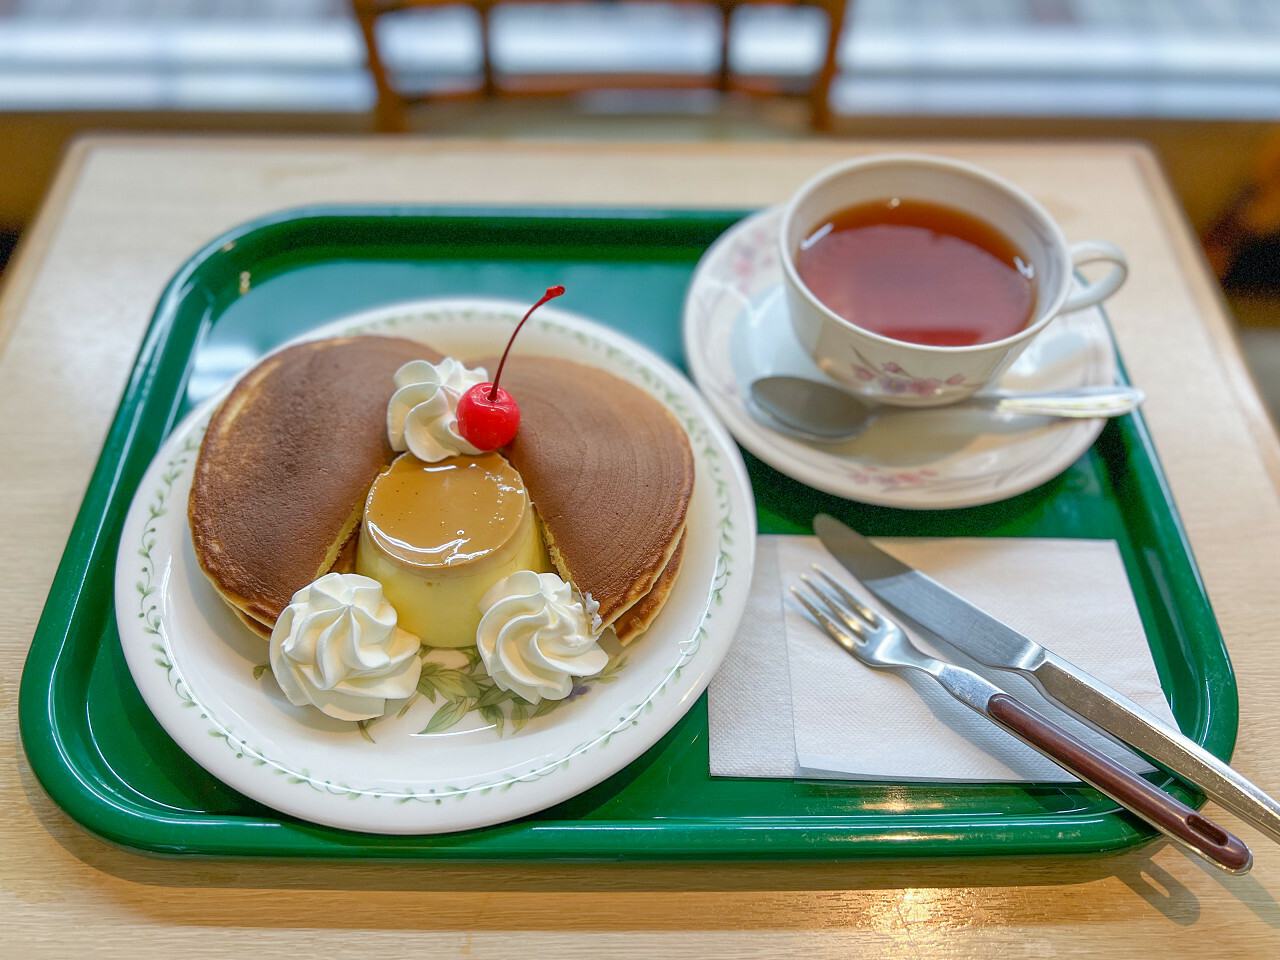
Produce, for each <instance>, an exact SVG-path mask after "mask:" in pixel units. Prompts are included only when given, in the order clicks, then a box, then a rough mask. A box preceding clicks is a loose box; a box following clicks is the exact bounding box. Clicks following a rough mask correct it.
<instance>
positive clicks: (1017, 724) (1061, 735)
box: [986, 693, 1253, 873]
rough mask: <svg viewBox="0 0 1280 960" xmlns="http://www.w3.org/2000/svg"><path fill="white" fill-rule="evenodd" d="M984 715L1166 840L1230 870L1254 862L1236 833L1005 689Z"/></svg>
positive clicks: (1240, 869)
mask: <svg viewBox="0 0 1280 960" xmlns="http://www.w3.org/2000/svg"><path fill="white" fill-rule="evenodd" d="M986 714H987V716H989V717H990V718H991V719H992V720H994V721H995V722H996V723H998V724H1000V726H1002V727H1004V729H1006V730H1008V731H1009V732H1010V733H1012V734H1013V735H1014V736H1015V737H1017V738H1018V739H1019V740H1021V741H1022V742H1023V743H1025V744H1027V745H1028V746H1029V747H1032V748H1034V749H1035V750H1038V751H1039V752H1040V753H1042V754H1044V755H1045V756H1046V757H1048V758H1049V759H1050V760H1053V761H1054V762H1055V763H1057V764H1059V765H1060V766H1062V767H1065V768H1066V769H1067V770H1070V771H1071V772H1072V773H1074V774H1075V775H1076V776H1078V777H1079V778H1080V779H1081V780H1083V781H1084V782H1085V783H1087V784H1089V785H1090V786H1092V787H1094V788H1096V789H1097V790H1100V791H1101V792H1102V793H1105V794H1106V795H1107V796H1108V797H1110V798H1111V799H1112V800H1114V801H1115V802H1116V803H1118V804H1120V805H1121V806H1122V807H1124V808H1125V809H1126V810H1129V811H1131V812H1132V813H1135V814H1137V815H1138V816H1139V817H1141V818H1142V819H1143V820H1145V821H1146V822H1147V823H1150V824H1151V825H1152V826H1153V827H1155V828H1156V829H1157V830H1159V831H1160V832H1161V833H1163V834H1164V835H1165V836H1167V837H1169V838H1170V839H1171V840H1175V841H1177V842H1178V843H1181V844H1183V845H1184V846H1187V847H1190V848H1191V849H1192V850H1193V851H1195V852H1196V853H1198V854H1200V855H1201V856H1202V857H1204V858H1205V859H1207V860H1209V861H1210V862H1212V863H1214V864H1216V865H1217V866H1219V867H1221V868H1222V869H1224V870H1226V871H1228V872H1230V873H1245V872H1247V871H1248V870H1249V868H1250V867H1252V866H1253V854H1252V853H1250V852H1249V848H1248V847H1247V846H1245V844H1244V841H1242V840H1241V839H1240V838H1239V837H1237V836H1235V835H1234V834H1231V833H1228V832H1227V831H1226V830H1223V829H1222V828H1221V827H1220V826H1218V825H1217V824H1216V823H1214V822H1213V821H1212V820H1210V819H1209V818H1208V817H1204V816H1201V815H1200V814H1199V813H1197V812H1196V811H1195V810H1193V809H1192V808H1191V807H1189V806H1187V805H1186V804H1185V803H1183V802H1182V801H1180V800H1178V799H1177V798H1176V797H1173V796H1170V795H1169V794H1167V793H1165V792H1164V791H1163V790H1161V789H1159V788H1158V787H1156V786H1155V785H1154V784H1152V783H1150V782H1149V781H1147V780H1144V779H1143V778H1142V777H1140V776H1138V775H1137V774H1136V773H1133V772H1132V771H1130V770H1128V769H1126V768H1125V767H1122V766H1121V765H1120V764H1118V763H1116V762H1115V761H1114V760H1112V759H1111V758H1110V757H1107V756H1105V755H1103V754H1101V753H1099V752H1098V751H1096V750H1094V749H1093V748H1092V747H1090V746H1089V745H1088V744H1085V743H1083V742H1082V741H1080V740H1079V739H1077V738H1076V737H1075V736H1073V735H1072V734H1070V733H1068V732H1067V731H1066V730H1064V729H1063V728H1062V727H1060V726H1058V725H1057V724H1056V723H1054V722H1053V721H1051V720H1049V719H1048V718H1046V717H1043V716H1041V715H1040V714H1039V713H1036V712H1035V711H1034V710H1032V709H1031V708H1030V707H1027V706H1026V705H1025V704H1023V703H1021V702H1019V701H1017V700H1015V699H1014V698H1013V697H1011V696H1009V695H1008V694H1006V693H997V694H995V695H993V696H992V697H991V699H990V700H988V701H987V705H986Z"/></svg>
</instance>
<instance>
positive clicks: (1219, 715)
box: [19, 205, 1239, 860]
mask: <svg viewBox="0 0 1280 960" xmlns="http://www.w3.org/2000/svg"><path fill="white" fill-rule="evenodd" d="M749 212H751V211H747V210H734V211H724V210H705V211H687V210H650V209H644V208H634V209H631V208H628V209H614V210H609V209H601V208H581V209H575V208H546V209H543V208H526V207H522V208H487V207H413V206H394V207H384V206H327V205H326V206H316V207H305V208H299V209H293V210H286V211H281V212H279V213H274V214H271V215H268V216H265V217H261V218H258V219H255V220H253V221H250V222H248V223H246V224H243V225H241V226H238V227H236V228H234V229H232V230H230V231H228V232H227V233H226V234H224V235H223V236H221V237H219V238H217V239H216V240H214V241H212V242H210V243H209V244H207V245H206V246H205V247H203V248H202V249H201V250H200V251H198V252H197V253H196V254H195V255H194V256H193V257H192V258H191V259H190V260H188V261H187V262H186V263H185V264H184V265H183V266H182V267H181V268H180V269H179V271H178V272H177V273H176V274H175V276H174V278H173V279H172V280H171V281H170V283H169V284H168V285H167V286H166V288H165V290H164V292H163V294H162V295H161V297H160V299H159V301H158V304H157V307H156V310H155V312H154V313H153V316H152V319H151V322H150V325H149V326H148V329H147V332H146V334H145V335H144V338H143V341H142V344H141V346H140V348H139V351H138V354H137V357H136V359H135V362H134V365H133V368H132V372H131V375H130V378H129V381H128V383H127V385H126V388H125V390H124V393H123V395H122V398H121V401H120V405H119V407H118V409H117V413H116V415H115V417H114V419H113V421H112V425H111V428H110V429H109V431H108V434H107V438H106V441H105V442H104V445H103V450H102V454H101V455H100V456H99V458H98V462H97V464H96V466H95V468H94V471H93V473H92V476H91V479H90V483H89V486H88V489H87V492H86V495H85V499H84V501H83V503H82V505H81V508H80V510H79V512H78V514H77V517H76V520H75V523H74V525H73V527H72V531H71V534H70V536H69V538H68V542H67V548H66V551H65V552H64V555H63V559H62V561H61V562H60V564H59V567H58V570H57V573H56V574H55V577H54V580H53V583H52V585H51V587H50V592H49V598H48V601H47V602H46V605H45V608H44V611H43V613H42V615H41V618H40V621H39V624H38V625H37V628H36V632H35V635H34V638H33V642H32V647H31V651H30V653H29V655H28V659H27V662H26V665H25V667H24V670H23V675H22V681H21V686H20V695H19V724H20V730H21V735H22V742H23V747H24V750H25V751H26V754H27V757H28V760H29V762H30V763H31V766H32V770H33V772H35V774H36V777H37V779H38V780H39V781H40V783H41V784H42V785H43V786H44V788H45V789H46V791H47V792H48V793H49V795H50V796H51V798H53V799H54V801H55V802H56V803H58V804H59V806H61V807H62V808H63V809H64V810H65V811H66V812H67V813H68V814H69V815H70V816H71V817H72V818H73V819H75V820H76V821H78V822H79V823H80V824H81V825H83V826H84V827H85V828H86V829H88V830H90V831H91V832H93V833H95V834H97V835H98V836H100V837H102V838H103V839H105V840H108V841H109V842H112V843H116V844H119V845H121V846H124V847H127V848H129V849H134V850H139V851H142V852H147V853H153V854H159V855H162V856H164V855H184V856H190V855H197V856H210V857H228V856H230V857H237V856H247V857H261V856H271V857H316V856H320V857H332V858H343V859H347V858H356V859H370V858H371V859H378V860H383V859H396V858H397V857H399V858H403V859H410V860H422V859H451V860H467V859H476V860H488V859H515V858H528V857H533V858H542V857H547V858H551V857H556V858H564V857H572V858H575V859H576V858H619V859H622V858H625V859H671V858H674V857H682V858H687V857H695V858H699V859H718V858H736V859H740V858H753V857H768V858H776V857H802V858H845V857H855V858H860V857H864V856H866V855H868V854H870V855H871V856H872V857H875V858H887V857H899V856H903V857H911V858H916V857H920V858H930V857H936V856H984V855H990V854H1003V855H1006V856H1017V855H1024V854H1045V853H1053V854H1073V853H1107V852H1114V851H1118V850H1121V849H1124V848H1126V847H1129V846H1132V845H1134V844H1137V843H1141V842H1143V841H1145V840H1148V839H1150V838H1151V836H1152V835H1151V834H1150V833H1149V832H1148V831H1146V830H1143V829H1141V828H1139V827H1138V826H1136V825H1135V824H1134V823H1132V822H1131V821H1129V820H1128V819H1127V818H1125V817H1124V816H1120V815H1115V814H1113V813H1104V814H1092V813H1090V814H1080V815H1069V814H1068V815H1062V814H1054V815H1049V816H1045V817H1043V818H1028V817H1019V818H1016V820H1014V821H1013V822H1012V823H1010V824H1008V825H1007V828H1001V826H1000V825H999V824H998V822H997V821H989V822H984V821H981V820H979V821H975V820H974V819H973V818H972V817H966V816H963V815H962V816H957V817H946V816H943V817H939V818H937V819H936V821H934V829H931V830H907V831H904V830H903V829H902V827H901V824H900V823H897V824H895V823H893V822H892V818H891V817H888V818H871V817H858V818H857V822H856V823H855V822H851V821H849V820H845V819H841V818H823V820H824V824H823V826H821V827H816V826H814V824H813V820H812V819H809V818H805V819H799V818H798V819H795V820H790V821H788V820H777V819H771V820H769V821H768V823H767V825H764V826H761V827H758V828H756V827H747V828H745V829H744V827H743V824H742V823H741V821H739V820H737V819H726V820H707V819H700V820H698V821H683V820H665V821H663V834H664V843H663V844H662V845H661V847H658V846H657V845H654V846H650V847H642V848H640V849H638V850H637V849H636V848H635V847H634V846H633V845H631V844H629V843H628V842H627V841H626V840H625V839H624V838H623V835H624V834H625V833H626V832H627V831H626V829H625V828H626V827H628V826H630V825H631V824H632V822H631V821H587V822H579V823H575V824H573V825H572V826H570V827H562V826H557V825H547V824H539V823H537V822H536V821H533V822H532V825H531V824H529V823H525V822H516V823H512V824H507V825H503V826H500V827H496V828H489V829H488V830H486V831H482V832H480V833H476V834H457V835H453V836H456V838H457V840H458V843H457V844H453V843H451V842H450V840H451V838H450V837H449V836H446V837H437V838H435V839H436V840H437V841H441V842H440V843H437V844H436V845H434V846H433V847H432V848H431V849H430V850H424V849H422V848H421V847H415V846H412V845H410V844H409V843H406V845H405V847H404V848H403V849H401V848H400V847H399V845H397V844H396V843H395V842H394V838H392V839H391V840H390V841H388V838H384V837H379V838H377V839H378V841H379V846H378V847H377V849H376V851H370V850H369V849H368V848H367V847H364V846H363V845H362V842H363V841H366V840H368V839H371V838H367V837H364V836H363V835H360V834H353V833H347V832H344V831H336V830H330V829H328V828H323V827H314V826H312V825H309V824H305V823H301V822H298V821H293V820H289V819H282V820H280V821H274V820H269V819H263V820H251V819H237V820H236V821H235V823H234V824H221V825H218V828H219V829H222V830H223V831H225V830H226V829H227V828H228V827H230V828H233V829H234V830H235V831H237V832H238V833H239V837H231V836H225V835H223V836H220V837H218V838H216V839H215V840H214V841H213V842H209V843H199V844H193V843H192V842H191V840H190V836H189V826H190V821H189V817H187V816H178V817H173V818H162V817H157V816H156V815H155V814H154V812H153V811H150V810H143V809H142V808H141V807H135V808H134V809H130V808H129V806H130V805H128V804H122V803H121V801H120V799H119V798H118V797H115V796H110V797H109V796H106V795H105V794H103V793H101V792H100V791H98V790H97V789H95V785H94V783H93V782H92V780H91V779H90V778H87V777H84V776H81V775H80V772H79V771H78V770H76V769H75V767H74V766H73V765H72V763H71V762H70V759H69V755H68V753H67V752H66V750H64V748H63V745H62V744H61V742H60V739H59V736H58V734H57V718H56V716H55V712H54V711H55V704H54V702H53V700H52V686H51V683H50V681H51V680H52V678H53V673H54V671H55V669H56V667H57V664H58V662H59V660H60V658H61V657H62V656H64V655H65V654H66V650H65V647H66V644H67V642H68V639H69V638H68V635H67V632H66V631H65V630H63V629H61V625H69V624H70V623H71V622H72V620H73V619H74V616H75V611H76V608H77V606H78V604H79V603H81V602H84V597H83V596H82V593H81V588H82V587H83V586H84V583H85V580H86V573H87V567H88V561H89V558H90V557H91V556H92V555H93V552H94V550H95V548H96V546H97V544H98V542H99V540H101V539H102V538H103V536H104V535H105V531H104V527H106V526H108V519H109V518H108V517H107V515H106V507H107V505H108V503H109V502H110V501H111V500H112V499H113V495H114V493H115V490H116V487H117V486H118V484H119V482H120V472H121V467H122V466H123V462H124V456H123V454H124V453H126V452H127V451H128V449H129V448H130V447H131V446H132V444H133V443H134V442H135V440H136V436H137V433H138V429H139V423H138V421H139V418H140V414H141V407H142V405H141V403H140V402H139V401H140V399H141V398H143V397H145V395H146V394H147V393H148V392H149V390H150V389H151V387H152V381H153V379H154V376H155V367H156V366H157V364H158V362H159V360H158V358H159V357H162V355H163V354H164V353H167V352H169V351H170V350H172V349H174V348H175V346H176V345H175V344H174V343H173V342H172V340H171V339H170V338H169V336H168V334H169V333H170V331H171V329H172V325H173V320H174V318H175V315H176V312H177V308H178V306H179V305H180V304H181V302H182V299H183V297H184V296H185V295H186V292H187V285H188V284H189V283H190V282H191V280H192V279H193V278H194V277H195V276H196V275H197V274H198V273H199V271H200V268H201V267H203V266H204V265H205V264H206V263H207V262H208V261H209V260H210V259H211V258H213V257H215V256H216V255H217V254H218V252H219V251H220V250H222V249H223V248H224V247H225V246H226V245H227V244H229V243H231V242H234V241H239V240H240V239H242V238H243V237H245V236H247V235H249V234H252V233H255V232H257V231H259V230H263V229H265V228H269V227H271V226H274V225H277V224H281V223H284V222H287V221H291V220H297V219H300V218H309V217H335V216H414V217H430V216H443V217H504V218H512V219H524V218H542V217H554V218H574V219H581V218H590V219H597V220H609V219H628V220H670V221H673V222H678V221H691V220H692V221H695V222H703V223H707V224H713V223H716V222H722V223H723V226H724V227H725V228H727V227H728V226H730V225H731V224H732V223H733V222H736V221H737V220H738V219H740V218H741V217H743V216H745V215H747V214H748V213H749ZM193 334H194V335H193V336H191V337H189V338H184V339H186V340H187V341H189V342H187V343H185V350H186V351H189V350H190V347H191V343H193V342H194V341H195V339H196V337H197V336H198V331H193ZM175 410H176V403H175V405H174V409H171V410H170V412H169V418H168V419H167V421H166V423H165V425H164V428H163V430H162V431H160V432H161V434H164V433H167V432H168V430H169V429H170V428H171V427H172V418H173V415H174V411H175ZM1118 428H1119V429H1120V430H1121V431H1122V432H1124V434H1125V435H1126V440H1127V441H1128V442H1130V443H1133V444H1136V445H1137V446H1138V447H1139V448H1140V449H1141V450H1142V451H1143V453H1144V454H1145V456H1144V457H1142V458H1135V459H1134V460H1133V466H1134V467H1135V473H1136V481H1137V483H1138V484H1139V485H1140V486H1141V487H1142V488H1143V490H1144V492H1145V493H1147V494H1149V495H1150V494H1154V495H1155V496H1154V497H1153V499H1155V500H1157V501H1158V502H1164V503H1166V504H1168V506H1169V518H1168V519H1169V523H1168V524H1165V525H1161V524H1155V525H1154V534H1155V537H1156V539H1157V540H1158V541H1159V542H1160V544H1161V547H1162V552H1164V553H1165V555H1166V556H1170V555H1172V556H1173V557H1175V558H1179V559H1180V560H1181V561H1182V562H1180V563H1176V564H1174V565H1173V567H1172V568H1171V569H1169V570H1168V571H1167V573H1168V578H1169V584H1170V587H1171V589H1172V590H1174V591H1175V593H1176V595H1178V596H1179V597H1180V598H1181V599H1182V602H1184V603H1186V602H1188V598H1189V600H1190V602H1192V603H1194V604H1195V605H1198V606H1202V607H1203V611H1204V613H1205V615H1206V617H1207V624H1206V623H1201V624H1198V625H1197V629H1199V630H1209V631H1211V633H1212V635H1213V636H1211V637H1210V638H1208V642H1211V643H1213V645H1214V653H1220V655H1221V657H1222V661H1221V663H1222V666H1223V667H1224V670H1222V671H1220V672H1219V673H1218V674H1217V675H1216V676H1208V677H1206V678H1205V683H1206V692H1205V696H1206V697H1208V698H1209V699H1208V701H1207V702H1208V703H1210V704H1211V705H1213V704H1216V709H1215V710H1213V711H1212V713H1211V714H1210V713H1205V714H1204V715H1203V717H1202V718H1201V721H1202V722H1200V723H1199V724H1198V725H1197V727H1196V729H1195V730H1193V731H1191V732H1190V735H1191V736H1193V738H1194V739H1196V740H1197V741H1198V742H1200V743H1201V744H1202V745H1204V746H1205V747H1206V749H1209V750H1210V751H1211V752H1212V753H1214V754H1215V755H1217V756H1220V757H1223V758H1224V759H1225V758H1227V757H1229V756H1230V751H1231V749H1232V747H1233V745H1234V742H1235V737H1236V731H1237V726H1238V719H1239V713H1238V698H1237V693H1236V687H1235V683H1234V675H1233V673H1232V670H1231V665H1230V659H1229V657H1228V655H1227V651H1226V647H1225V644H1224V643H1223V642H1222V638H1221V635H1220V633H1219V632H1218V631H1217V626H1216V622H1214V620H1213V616H1212V612H1211V607H1210V604H1209V600H1208V596H1207V594H1206V593H1205V590H1204V586H1203V583H1202V581H1201V578H1200V576H1199V573H1198V571H1197V570H1196V568H1195V566H1194V563H1193V561H1192V560H1191V556H1192V555H1191V552H1190V545H1189V543H1188V541H1187V539H1186V534H1185V531H1184V529H1183V526H1182V523H1181V520H1180V518H1179V516H1178V513H1177V510H1176V506H1175V505H1174V501H1173V498H1172V493H1171V491H1170V489H1169V487H1168V483H1167V481H1166V480H1165V478H1164V474H1163V471H1162V470H1161V468H1160V466H1159V461H1158V458H1157V457H1156V453H1155V450H1154V447H1153V445H1152V443H1151V438H1150V435H1149V433H1148V431H1147V429H1146V426H1145V423H1144V422H1143V420H1142V418H1141V416H1140V415H1131V416H1130V417H1126V418H1124V420H1122V421H1121V422H1120V423H1119V425H1118ZM115 525H116V527H117V528H118V525H119V520H118V519H117V521H116V524H115ZM1172 609H1173V611H1174V612H1175V614H1176V610H1177V608H1176V607H1174V608H1172ZM59 633H60V634H61V636H59V635H58V634H59ZM1201 642H1202V643H1204V642H1206V640H1205V639H1204V638H1202V640H1201ZM1165 786H1166V789H1170V790H1171V792H1173V793H1175V794H1177V795H1179V796H1180V797H1181V798H1182V799H1184V800H1187V801H1189V802H1202V799H1203V798H1201V797H1199V795H1198V794H1195V793H1194V792H1192V791H1190V790H1188V789H1186V788H1185V787H1184V786H1183V785H1182V784H1181V783H1179V782H1177V781H1171V782H1169V783H1166V784H1165ZM209 826H210V827H214V826H215V825H213V824H210V825H209ZM524 828H528V829H525V830H524V832H525V836H523V837H521V838H520V843H519V847H520V849H519V850H518V851H516V850H513V849H512V846H511V843H510V840H511V839H513V838H512V837H511V836H510V834H511V833H512V832H513V831H518V830H522V829H524ZM727 828H732V836H733V837H734V838H736V839H737V842H731V841H728V840H726V838H725V836H724V834H725V831H726V829H727ZM957 831H961V832H963V833H964V834H965V837H964V842H963V843H957V842H956V841H957V840H958V839H959V838H958V837H956V832H957ZM140 833H141V834H142V835H140ZM282 833H283V835H282ZM975 833H976V834H978V836H975ZM148 834H149V835H148ZM157 834H158V835H157ZM886 843H889V848H888V849H887V850H886V846H885V845H886ZM860 851H865V852H860Z"/></svg>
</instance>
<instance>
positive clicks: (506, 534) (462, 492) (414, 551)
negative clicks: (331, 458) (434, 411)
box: [364, 453, 529, 567]
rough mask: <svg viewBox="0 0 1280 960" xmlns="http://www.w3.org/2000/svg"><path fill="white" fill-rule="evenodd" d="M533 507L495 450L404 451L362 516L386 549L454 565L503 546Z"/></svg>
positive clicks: (411, 560) (405, 558)
mask: <svg viewBox="0 0 1280 960" xmlns="http://www.w3.org/2000/svg"><path fill="white" fill-rule="evenodd" d="M528 512H529V496H528V494H527V493H525V489H524V483H523V482H522V481H521V480H520V475H519V474H517V473H516V472H515V470H514V469H512V467H511V464H509V463H507V461H506V460H504V459H503V458H502V457H501V456H499V455H498V454H496V453H485V454H481V455H480V456H478V457H450V458H449V459H448V460H443V461H441V462H439V463H423V462H422V461H421V460H418V459H416V458H415V457H413V456H410V455H407V454H406V455H405V456H403V457H400V458H399V459H397V460H396V461H395V463H393V464H392V465H391V469H389V470H388V471H387V472H386V473H384V474H382V475H381V476H380V477H378V479H377V480H376V481H374V485H373V489H372V490H371V491H370V494H369V500H368V504H367V506H366V508H365V517H364V522H365V525H366V526H367V527H368V531H369V538H370V539H371V540H372V541H373V542H374V543H376V544H377V545H378V547H379V548H381V550H382V551H383V552H384V553H385V554H387V555H388V556H389V557H392V558H394V559H396V560H399V561H400V562H401V563H406V564H412V565H413V566H440V567H450V566H456V565H458V564H465V563H469V562H473V561H476V560H480V559H482V558H483V557H485V556H486V555H488V554H490V553H492V552H493V551H495V550H499V549H501V548H502V547H503V546H504V545H505V544H507V543H509V542H510V541H511V539H512V537H513V536H514V535H515V533H516V532H517V530H518V529H519V527H520V525H521V524H522V523H523V522H524V521H525V515H526V514H527V513H528Z"/></svg>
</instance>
